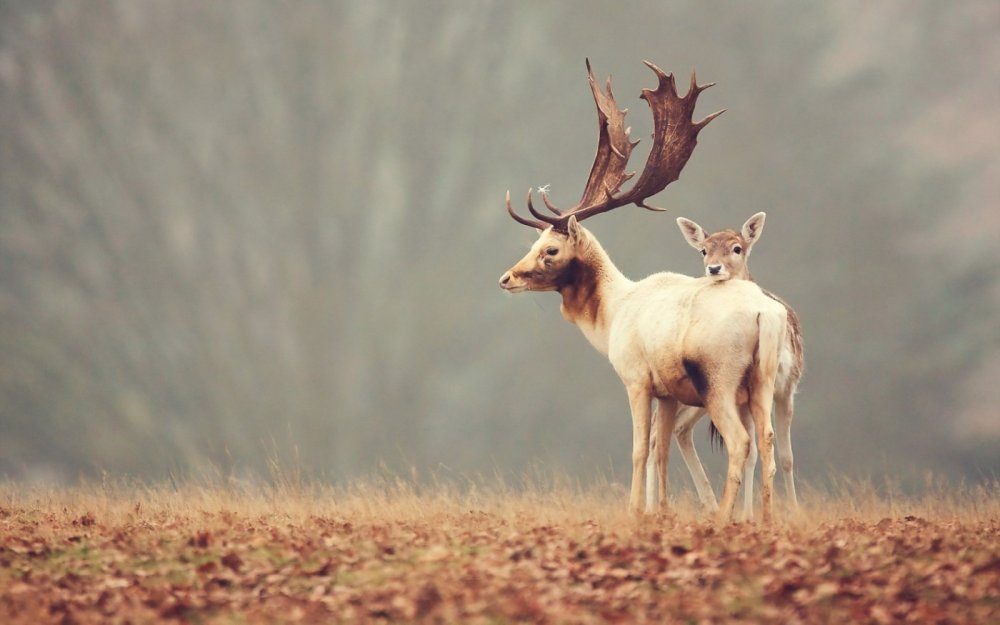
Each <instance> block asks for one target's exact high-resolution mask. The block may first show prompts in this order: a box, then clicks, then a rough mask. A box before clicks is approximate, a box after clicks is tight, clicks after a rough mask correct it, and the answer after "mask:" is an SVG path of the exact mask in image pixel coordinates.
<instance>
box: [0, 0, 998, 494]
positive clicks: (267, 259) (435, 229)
mask: <svg viewBox="0 0 1000 625" xmlns="http://www.w3.org/2000/svg"><path fill="white" fill-rule="evenodd" d="M998 35H1000V5H998V4H997V3H996V2H992V1H984V2H960V3H939V2H932V1H922V2H911V1H908V0H897V1H883V2H879V3H875V4H872V3H869V2H861V1H857V2H838V3H801V2H756V3H752V4H747V5H742V4H737V3H729V2H701V1H693V0H692V1H688V2H634V3H629V4H628V5H620V6H618V5H615V3H608V2H589V3H583V2H564V3H560V2H500V1H492V2H491V1H476V2H466V1H458V0H456V1H451V2H448V1H441V0H429V1H422V2H405V1H396V2H392V1H387V0H383V1H378V2H360V1H359V2H346V1H345V2H280V3H279V2H270V1H267V0H240V1H239V2H210V3H206V2H201V1H200V0H150V1H145V2H133V1H131V0H120V1H101V2H86V3H84V2H70V1H65V2H62V1H38V2H35V1H24V2H10V1H8V2H3V3H0V476H3V477H6V478H8V479H18V480H46V481H53V480H54V481H72V480H76V479H78V478H79V477H81V476H83V477H87V476H96V475H100V474H102V473H103V472H106V473H107V474H111V475H130V476H139V477H142V478H144V479H163V478H165V477H166V476H168V475H192V474H198V473H199V472H203V471H206V470H209V471H219V472H221V473H222V474H226V475H229V474H233V475H248V476H250V475H266V474H267V472H268V464H269V462H273V461H275V460H276V459H277V460H279V461H280V462H282V463H287V464H289V465H294V466H296V467H299V468H301V470H302V471H303V472H305V473H306V474H308V475H310V476H314V477H316V478H317V479H320V480H323V481H328V482H331V483H341V482H343V481H345V480H348V479H351V478H353V477H357V476H361V475H367V474H370V473H371V472H372V471H373V470H377V469H378V468H379V467H380V466H382V467H388V469H389V470H391V471H400V472H403V473H407V474H409V472H410V471H411V469H412V470H414V471H415V472H416V473H417V474H418V475H421V476H425V475H428V474H435V473H436V474H447V475H459V476H460V475H477V474H488V475H492V474H493V473H500V474H504V475H520V474H523V473H524V472H526V471H529V470H531V469H532V467H543V468H544V469H545V470H555V471H565V472H566V473H568V474H569V475H571V476H573V477H574V478H578V479H580V480H581V481H587V480H589V479H592V478H593V477H594V476H598V475H601V476H607V475H610V476H612V479H621V480H623V479H626V477H625V476H627V475H628V469H627V467H628V466H629V463H630V446H631V425H630V417H629V412H628V404H627V400H626V396H625V392H624V390H623V388H622V386H621V384H620V382H619V381H618V379H617V376H616V375H615V374H614V372H613V371H612V369H611V367H610V365H609V364H608V363H607V361H606V360H605V359H604V358H603V357H602V356H600V355H599V354H598V353H597V352H595V351H594V350H593V349H592V348H591V347H590V345H589V344H588V343H587V342H586V341H585V339H584V338H583V337H582V335H581V334H580V332H579V331H578V330H577V329H576V328H575V327H573V326H571V325H569V324H568V323H566V322H565V321H564V320H563V319H562V317H561V315H560V314H559V297H558V295H555V294H552V293H543V294H527V295H521V296H514V297H511V296H506V295H504V294H503V293H502V292H501V291H500V289H499V288H498V287H497V279H498V278H499V276H500V274H501V273H502V272H503V271H505V270H506V269H507V268H508V267H509V266H511V265H512V264H513V263H514V262H515V261H516V260H517V259H519V258H520V257H521V256H522V255H523V254H524V253H525V251H526V250H527V247H528V245H529V244H530V243H531V242H532V241H533V240H534V238H535V233H534V231H532V230H531V229H529V228H526V227H524V226H521V225H519V224H517V223H515V222H514V221H513V220H511V219H510V218H509V217H508V216H507V214H506V212H505V210H504V206H503V198H504V192H505V191H506V190H507V189H510V190H511V192H512V195H513V196H514V198H515V199H516V201H517V203H518V206H519V207H520V206H521V202H522V201H523V200H522V198H523V196H524V192H525V190H527V189H528V187H537V186H539V185H544V184H549V185H551V195H552V197H553V200H554V201H555V202H556V203H557V204H561V205H569V204H573V203H575V201H576V200H577V199H578V198H579V194H580V193H581V192H582V190H583V185H584V182H585V181H586V177H587V174H588V171H589V168H590V164H591V161H592V158H593V154H594V149H595V145H596V140H597V133H596V131H595V127H596V124H595V119H596V113H595V111H594V104H593V101H592V99H591V95H590V92H589V89H588V86H587V81H586V72H585V67H584V58H585V57H589V58H590V59H591V62H592V64H593V66H594V70H595V73H596V74H597V75H598V77H599V79H600V80H602V81H603V78H604V77H605V76H607V75H608V74H609V73H610V74H613V75H614V86H615V93H616V96H617V98H618V101H619V104H620V105H621V106H622V107H628V108H629V109H630V111H631V112H630V113H629V115H628V117H627V123H629V124H631V125H632V126H633V136H634V137H637V138H642V143H640V145H639V146H638V147H637V149H636V150H635V151H634V152H633V155H632V163H631V164H630V168H631V169H641V168H642V165H643V163H644V159H645V157H646V151H647V150H648V148H649V145H650V140H649V133H650V131H651V125H652V124H651V119H650V116H649V112H648V107H647V105H646V104H645V103H644V102H643V101H641V100H639V98H638V95H639V92H640V90H641V89H642V88H643V87H653V86H655V84H656V83H655V76H654V75H653V73H652V72H650V71H649V70H648V69H647V68H646V67H645V66H644V65H643V64H642V60H643V59H649V60H651V61H653V62H655V63H656V64H658V65H659V66H660V67H662V68H663V69H664V70H666V71H668V72H671V71H672V72H674V73H675V74H677V75H678V77H679V82H680V84H681V85H686V84H687V77H688V75H689V73H690V71H691V70H692V68H696V69H697V71H698V76H699V80H700V81H701V82H712V81H714V82H717V83H718V84H717V86H716V87H714V88H712V89H710V90H709V91H707V92H705V93H704V94H703V95H702V96H701V98H700V101H699V106H698V110H697V112H696V116H697V117H698V118H700V117H702V116H704V115H706V114H708V113H710V112H713V111H715V110H718V109H720V108H727V109H728V112H727V113H726V114H725V115H723V116H722V117H721V118H719V119H718V120H716V121H715V122H713V123H712V124H711V126H709V127H708V128H707V129H706V130H705V131H704V132H703V133H702V134H701V137H700V142H699V146H698V148H697V149H696V151H695V153H694V155H693V157H692V158H691V160H690V162H689V163H688V165H687V167H686V169H685V171H684V173H683V174H682V176H681V179H680V180H679V181H678V182H676V183H674V184H672V185H670V186H669V187H668V188H667V189H666V190H665V191H664V192H663V193H661V194H660V195H658V196H656V197H655V198H653V199H652V200H651V202H652V203H653V204H656V205H660V206H666V207H669V208H670V210H671V212H670V213H668V214H666V215H664V214H654V213H650V212H647V211H644V210H641V209H639V208H636V207H623V208H620V209H618V210H616V211H614V212H612V213H610V214H606V215H601V216H599V217H596V218H594V219H592V220H590V221H588V222H587V227H588V228H590V229H591V230H592V231H593V232H594V233H595V234H596V235H597V236H598V237H599V238H600V240H601V241H602V243H603V244H604V247H605V248H606V249H607V251H608V252H609V254H610V255H611V257H612V259H613V260H614V261H615V263H616V264H617V265H618V267H619V268H620V269H621V270H622V271H623V272H624V273H625V274H626V275H628V276H630V277H632V278H640V277H643V276H645V275H647V274H649V273H652V272H654V271H660V270H667V269H669V270H673V271H680V272H685V273H691V274H698V273H700V272H701V271H702V262H701V257H700V256H699V255H698V254H697V253H696V252H695V251H693V250H692V249H690V248H689V247H688V245H687V244H686V243H685V242H684V240H683V239H682V237H681V235H680V233H679V232H678V230H677V227H676V225H675V223H674V219H675V217H677V216H679V215H683V216H686V217H689V218H691V219H694V220H695V221H697V222H699V223H700V224H702V225H703V226H704V227H706V229H708V230H709V231H716V230H720V229H723V228H738V227H739V226H740V225H741V224H742V223H743V221H744V220H745V219H746V218H747V217H749V216H750V215H752V214H753V213H755V212H757V211H760V210H764V211H767V214H768V219H767V225H766V227H765V230H764V233H763V236H762V239H761V241H760V242H759V243H758V244H757V245H756V246H755V248H754V254H753V257H752V258H751V267H752V269H753V273H754V277H755V278H756V279H757V281H758V282H759V283H760V284H762V285H763V286H765V287H767V288H769V289H771V290H773V291H775V292H776V293H778V294H779V295H781V296H782V297H783V298H785V299H786V300H787V301H788V302H790V303H791V304H792V305H793V306H794V307H795V308H796V310H797V311H798V312H799V314H800V316H801V318H802V322H803V325H804V332H805V345H806V374H805V377H804V379H803V382H802V384H801V386H800V391H799V395H798V402H797V413H796V419H795V422H794V425H793V428H792V434H793V442H794V445H795V452H796V456H795V458H796V467H797V471H798V476H799V478H800V480H801V482H802V483H805V484H813V485H822V484H824V483H825V482H826V480H828V479H829V478H828V476H829V475H830V474H831V472H832V473H834V474H837V475H846V476H851V477H859V478H864V477H874V478H877V479H882V478H883V477H885V476H888V477H889V478H890V479H893V480H900V481H902V482H904V483H919V482H920V480H921V479H923V477H922V476H923V475H924V474H925V472H933V473H934V474H935V475H939V476H944V477H946V478H948V479H963V480H967V481H971V482H976V481H980V480H983V479H987V478H992V477H995V476H996V474H997V471H998V468H1000V454H998V453H997V449H998V444H1000V390H998V389H1000V323H998V322H1000V315H998V313H1000V281H998V268H1000V252H998V243H1000V239H998V234H1000V210H998V208H1000V201H998V198H1000V183H998V181H1000V87H998V85H1000V81H998V77H1000V36H998ZM626 186H628V185H627V184H626ZM707 438H708V437H707V421H705V422H704V423H702V424H700V425H699V428H698V432H697V435H696V440H697V442H698V444H699V447H701V449H702V457H703V459H706V460H707V461H708V462H707V463H708V464H709V470H710V474H711V475H712V476H713V477H714V478H715V480H716V482H717V483H718V480H719V479H720V478H721V476H722V471H721V469H720V467H721V462H722V460H723V458H722V454H720V453H715V454H713V453H711V452H709V451H708V445H707ZM678 459H679V454H677V453H676V448H675V451H674V453H673V455H672V466H673V468H672V470H671V478H672V483H673V484H674V485H675V486H676V487H682V488H690V480H689V479H688V478H687V472H686V471H685V470H684V469H683V466H682V465H681V464H680V463H679V462H677V460H678Z"/></svg>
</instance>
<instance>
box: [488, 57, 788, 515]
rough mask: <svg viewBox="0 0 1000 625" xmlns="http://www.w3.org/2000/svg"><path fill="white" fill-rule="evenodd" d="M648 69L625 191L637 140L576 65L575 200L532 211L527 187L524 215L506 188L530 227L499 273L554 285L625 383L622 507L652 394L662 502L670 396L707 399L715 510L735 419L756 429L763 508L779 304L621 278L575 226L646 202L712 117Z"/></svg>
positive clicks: (732, 291)
mask: <svg viewBox="0 0 1000 625" xmlns="http://www.w3.org/2000/svg"><path fill="white" fill-rule="evenodd" d="M646 64H647V65H648V66H649V67H650V68H651V69H652V70H653V71H654V72H656V74H657V76H658V78H659V85H658V87H657V89H656V90H655V91H654V90H649V89H644V90H643V92H642V95H641V97H642V98H643V99H645V100H646V101H647V102H648V103H649V105H650V108H651V109H652V113H653V123H654V132H653V145H652V148H651V149H650V155H649V158H648V160H647V162H646V166H645V168H644V169H643V172H642V174H641V175H640V176H639V179H638V181H637V182H636V183H635V185H634V186H632V187H631V188H630V189H629V190H628V191H621V190H620V187H621V184H622V183H623V182H624V181H626V180H628V179H629V178H631V177H632V174H628V173H625V165H626V163H627V162H628V157H629V155H630V153H631V151H632V148H633V147H634V146H635V144H636V143H637V142H636V143H633V142H631V141H630V140H629V139H628V130H627V129H625V128H624V125H623V121H624V115H625V111H620V110H619V109H618V107H617V104H616V103H615V100H614V96H613V94H612V92H611V81H610V79H609V80H608V86H607V94H605V93H604V92H602V91H601V89H600V88H599V87H598V86H597V83H596V81H595V80H594V76H593V73H592V72H591V71H590V63H589V62H588V63H587V70H588V77H589V80H590V85H591V91H592V93H593V95H594V100H595V102H596V104H597V110H598V122H599V140H598V148H597V156H596V157H595V160H594V165H593V167H592V169H591V173H590V177H589V179H588V182H587V186H586V188H585V190H584V194H583V198H582V199H581V201H580V203H579V204H578V205H577V206H575V207H573V208H572V209H567V210H560V209H558V208H556V207H554V206H553V205H552V204H551V203H550V202H549V200H548V196H547V195H546V194H544V193H543V194H542V198H543V200H544V201H545V204H546V206H547V207H548V208H549V210H551V211H552V212H553V213H554V214H555V216H551V215H544V214H542V213H540V212H538V211H536V210H535V208H534V206H532V203H531V192H530V191H529V192H528V210H529V211H530V212H531V214H532V215H534V217H535V218H536V219H529V218H525V217H522V216H520V215H518V214H517V213H516V212H515V211H514V209H513V207H512V206H511V202H510V193H509V192H508V194H507V211H508V213H510V215H511V217H513V218H514V219H515V220H517V221H518V222H520V223H522V224H525V225H528V226H532V227H535V228H537V229H539V230H540V231H541V234H540V236H539V238H538V240H537V241H536V242H535V244H534V245H533V246H532V247H531V249H530V251H529V252H528V253H527V255H525V256H524V258H522V259H521V260H520V261H519V262H518V263H517V264H516V265H514V266H513V267H512V268H511V269H510V270H509V271H507V272H505V273H504V274H503V276H502V277H501V278H500V286H501V288H503V289H505V290H506V291H508V292H511V293H519V292H523V291H557V292H559V293H560V295H562V306H561V311H562V314H563V316H564V317H565V318H566V319H567V320H568V321H570V322H571V323H573V324H575V325H576V326H577V327H579V328H580V330H581V331H582V332H583V334H584V336H585V337H586V338H587V340H588V341H589V342H590V343H591V344H592V345H593V346H594V347H595V348H596V349H597V350H598V351H599V352H601V353H602V354H604V355H606V356H607V357H608V360H609V361H610V362H611V365H612V366H613V367H614V369H615V371H616V372H617V373H618V376H619V377H620V378H621V380H622V382H623V384H624V385H625V389H626V392H627V394H628V400H629V407H630V409H631V412H632V483H631V489H630V494H629V509H630V510H631V511H632V512H634V513H640V512H641V511H642V508H643V504H644V503H645V493H644V491H645V486H646V484H645V480H644V476H643V471H644V469H645V466H646V461H647V459H648V457H649V444H650V440H649V439H650V429H651V426H652V411H651V404H652V400H653V399H656V400H657V412H658V415H659V418H658V424H659V427H658V428H657V431H656V433H655V435H656V437H657V439H658V442H659V445H658V448H657V456H656V464H657V469H658V471H659V474H660V477H661V479H660V481H659V488H658V491H659V492H658V495H659V496H658V501H663V502H666V467H667V454H668V452H669V445H668V444H667V443H669V437H670V434H671V432H672V430H673V425H674V415H675V412H676V409H677V407H678V404H679V403H684V404H687V405H690V406H703V407H706V408H708V411H709V414H711V417H712V421H713V423H714V424H715V425H716V427H717V428H718V431H719V433H720V434H721V435H722V438H723V441H724V443H725V445H726V449H727V451H728V453H729V467H728V471H727V480H726V485H725V488H724V489H723V493H722V501H721V503H720V508H719V512H718V518H719V519H720V520H728V519H730V518H731V517H732V512H733V507H734V505H735V501H736V492H737V490H738V489H739V486H740V482H741V481H742V477H743V469H744V465H745V463H746V460H747V457H748V455H749V453H750V438H749V436H748V435H747V432H746V430H745V428H744V427H743V424H742V423H741V419H740V413H741V411H749V413H750V414H751V415H752V418H753V421H754V424H755V425H756V428H757V436H758V439H759V441H760V443H759V445H760V456H761V460H762V463H763V467H764V469H763V480H762V488H761V491H762V501H763V505H762V511H763V517H764V520H765V521H770V520H771V518H772V505H771V504H772V501H771V500H772V497H771V492H772V480H773V476H774V472H775V464H774V451H773V440H774V431H773V429H772V426H771V418H770V415H771V404H772V398H773V394H774V382H775V376H776V375H777V369H778V356H779V351H780V347H781V341H782V339H783V337H784V334H785V323H786V321H785V319H786V314H785V309H784V307H783V306H781V305H780V304H779V303H777V302H776V301H774V300H773V299H771V298H770V297H768V296H766V295H765V294H764V293H763V292H762V291H761V290H760V288H758V287H757V285H755V284H753V283H752V282H749V281H745V280H730V281H724V282H718V281H716V280H713V279H711V278H691V277H689V276H684V275H680V274H675V273H658V274H654V275H652V276H649V277H647V278H645V279H643V280H640V281H638V282H635V281H632V280H629V279H628V278H626V277H625V276H624V275H623V274H622V273H621V272H620V271H619V270H618V269H617V268H616V267H615V265H614V264H613V263H612V262H611V259H610V257H609V256H608V255H607V253H606V252H605V251H604V248H603V247H601V244H600V243H599V242H598V240H597V238H596V237H595V236H594V235H593V234H592V233H590V232H589V231H588V230H587V229H586V228H584V227H583V226H581V225H580V224H579V221H582V220H584V219H586V218H588V217H591V216H593V215H597V214H599V213H603V212H606V211H609V210H612V209H614V208H617V207H620V206H625V205H628V204H636V205H638V206H642V207H645V208H649V209H651V210H660V209H655V208H653V207H650V206H647V205H646V203H645V200H646V198H648V197H650V196H652V195H653V194H655V193H658V192H659V191H660V190H662V189H663V188H664V187H666V186H667V185H668V184H669V183H670V182H672V181H674V180H676V179H677V177H678V176H679V174H680V171H681V169H682V168H683V167H684V165H685V163H686V162H687V160H688V158H689V157H690V156H691V152H692V151H693V149H694V146H695V143H696V140H697V135H698V132H699V131H700V130H701V129H702V128H704V127H705V125H707V124H708V122H710V121H711V120H712V119H713V118H714V117H716V116H717V115H719V114H720V113H721V111H720V112H719V113H715V114H713V115H710V116H708V117H706V118H705V119H704V120H702V121H700V122H697V123H694V122H692V119H691V115H692V112H693V111H694V106H695V102H696V100H697V97H698V94H699V93H700V92H701V91H702V90H703V89H705V88H707V87H708V86H710V85H705V86H699V85H698V84H697V82H696V80H695V78H694V76H692V78H691V87H690V89H689V91H688V93H687V95H685V96H684V97H679V96H678V94H677V90H676V87H675V85H674V79H673V76H670V75H667V74H665V73H664V72H663V71H662V70H660V69H659V68H657V67H656V66H655V65H653V64H651V63H649V62H647V63H646Z"/></svg>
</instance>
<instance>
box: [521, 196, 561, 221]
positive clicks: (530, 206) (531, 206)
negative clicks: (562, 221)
mask: <svg viewBox="0 0 1000 625" xmlns="http://www.w3.org/2000/svg"><path fill="white" fill-rule="evenodd" d="M528 212H529V213H531V214H532V215H534V216H535V217H537V218H538V219H541V220H542V221H544V222H545V223H547V224H549V225H555V224H556V223H557V222H558V221H559V217H549V216H548V215H543V214H541V213H539V212H538V211H536V210H535V205H534V204H532V203H531V189H528ZM560 217H561V215H560Z"/></svg>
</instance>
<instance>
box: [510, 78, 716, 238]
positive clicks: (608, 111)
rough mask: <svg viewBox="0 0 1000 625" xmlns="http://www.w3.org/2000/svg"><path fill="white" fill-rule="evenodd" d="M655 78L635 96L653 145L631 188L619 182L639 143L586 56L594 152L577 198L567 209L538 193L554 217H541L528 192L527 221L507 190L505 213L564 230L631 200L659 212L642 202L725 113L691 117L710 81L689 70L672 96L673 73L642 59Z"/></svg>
mask: <svg viewBox="0 0 1000 625" xmlns="http://www.w3.org/2000/svg"><path fill="white" fill-rule="evenodd" d="M643 62H644V63H645V64H646V65H647V66H648V67H649V68H650V69H651V70H653V71H654V72H655V73H656V75H657V77H658V78H659V85H658V86H657V88H656V90H655V91H654V90H650V89H643V90H642V94H641V95H640V96H639V97H641V98H642V99H643V100H645V101H646V102H647V103H649V107H650V109H652V112H653V147H652V148H651V149H650V151H649V157H648V158H647V160H646V166H645V167H644V168H643V170H642V174H641V175H640V176H639V179H638V180H637V181H636V183H635V184H634V185H633V186H632V188H631V189H629V190H628V191H625V192H621V190H620V189H621V185H622V183H624V182H625V181H627V180H629V179H631V178H632V177H633V176H634V175H635V172H630V173H626V172H625V166H626V165H627V164H628V159H629V156H630V155H631V154H632V149H633V148H634V147H635V146H636V145H637V144H638V143H639V142H638V141H635V142H632V141H630V140H629V136H628V135H629V131H630V130H631V129H630V128H626V127H625V114H626V113H627V112H628V109H624V110H619V109H618V104H617V103H616V102H615V96H614V94H613V93H612V91H611V78H610V77H609V78H608V81H607V93H606V94H605V93H604V92H603V91H601V88H600V87H599V86H598V85H597V81H596V80H595V79H594V73H593V72H592V71H591V69H590V60H589V59H588V60H587V79H588V81H589V82H590V90H591V92H592V93H593V94H594V102H595V103H596V104H597V124H598V139H597V155H596V156H595V157H594V164H593V166H592V167H591V170H590V177H589V178H588V179H587V186H586V188H585V189H584V191H583V197H582V198H580V202H579V203H578V204H577V205H576V206H574V207H572V208H570V209H566V210H562V209H559V208H557V207H556V206H554V205H553V204H552V203H551V202H550V201H549V197H548V194H547V193H545V192H544V191H542V193H541V196H542V201H543V202H545V206H546V207H547V208H548V209H549V210H550V211H552V212H553V213H554V214H555V217H552V216H549V215H544V214H541V213H539V212H538V211H536V210H535V208H534V206H532V203H531V190H530V189H529V190H528V211H529V212H530V213H531V214H532V215H534V216H535V217H536V218H537V219H538V220H540V221H535V220H531V219H526V218H524V217H521V216H520V215H518V214H517V213H515V212H514V208H513V207H512V206H511V203H510V193H509V192H508V194H507V212H508V213H510V215H511V217H513V218H514V219H516V220H517V221H518V222H520V223H523V224H525V225H529V226H533V227H535V228H546V227H547V226H550V225H551V226H552V227H553V228H554V229H556V230H558V231H560V232H565V231H566V228H567V223H568V222H569V218H570V217H573V216H575V217H576V218H577V220H578V221H582V220H584V219H586V218H588V217H592V216H594V215H597V214H598V213H603V212H606V211H609V210H611V209H613V208H618V207H619V206H625V205H626V204H635V205H636V206H641V207H643V208H646V209H649V210H654V211H662V210H665V209H662V208H656V207H654V206H649V205H648V204H646V199H647V198H649V197H651V196H653V195H656V194H657V193H659V192H660V191H662V190H663V189H664V188H665V187H666V186H667V185H668V184H670V183H671V182H673V181H674V180H677V178H678V177H679V176H680V173H681V170H682V169H683V168H684V165H685V164H686V163H687V161H688V159H689V158H691V153H692V152H693V151H694V146H695V145H696V144H697V143H698V133H699V132H700V131H701V129H702V128H704V127H705V126H707V125H708V123H709V122H710V121H712V120H713V119H715V118H716V117H718V116H719V115H721V114H722V113H723V112H725V109H723V110H721V111H718V112H716V113H712V114H711V115H709V116H708V117H706V118H705V119H703V120H701V121H700V122H693V121H692V117H691V116H692V114H693V113H694V107H695V104H696V102H697V100H698V95H699V94H700V93H701V92H702V91H704V90H705V89H708V88H709V87H711V86H712V85H714V84H715V83H709V84H707V85H699V84H698V83H697V79H696V77H695V74H694V73H693V72H692V74H691V86H690V87H689V89H688V92H687V94H686V95H684V97H680V96H679V95H678V94H677V87H676V85H675V83H674V77H673V75H672V74H666V73H664V72H663V70H661V69H660V68H659V67H657V66H656V65H653V64H652V63H650V62H649V61H643Z"/></svg>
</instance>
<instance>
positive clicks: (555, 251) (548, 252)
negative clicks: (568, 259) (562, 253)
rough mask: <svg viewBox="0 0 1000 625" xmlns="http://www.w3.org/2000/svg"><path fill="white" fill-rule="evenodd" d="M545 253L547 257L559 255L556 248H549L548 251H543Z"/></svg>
mask: <svg viewBox="0 0 1000 625" xmlns="http://www.w3.org/2000/svg"><path fill="white" fill-rule="evenodd" d="M545 253H546V254H548V255H549V256H555V255H556V254H558V253H559V248H558V247H550V248H549V249H547V250H545Z"/></svg>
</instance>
